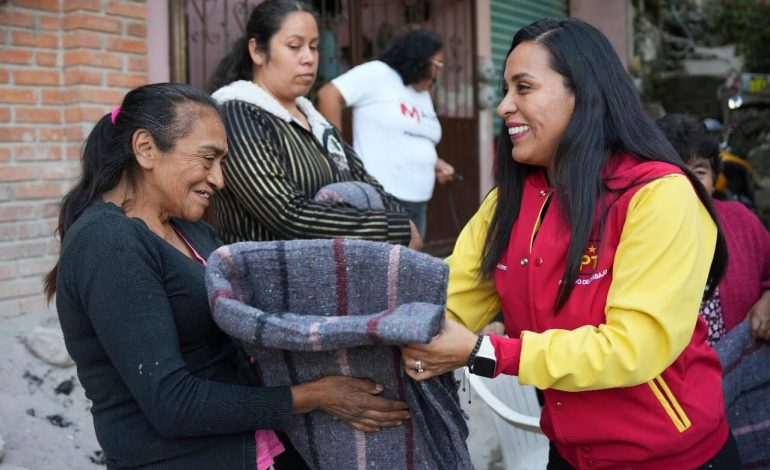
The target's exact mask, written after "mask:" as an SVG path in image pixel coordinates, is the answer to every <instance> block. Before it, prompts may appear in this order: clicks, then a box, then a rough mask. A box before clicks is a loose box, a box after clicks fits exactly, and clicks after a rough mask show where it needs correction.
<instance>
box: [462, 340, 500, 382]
mask: <svg viewBox="0 0 770 470" xmlns="http://www.w3.org/2000/svg"><path fill="white" fill-rule="evenodd" d="M496 368H497V356H495V347H494V345H492V340H490V339H489V336H486V335H479V339H478V341H477V342H476V347H474V348H473V352H471V357H469V358H468V369H469V371H470V373H471V374H474V375H480V376H482V377H490V378H491V377H494V375H495V369H496Z"/></svg>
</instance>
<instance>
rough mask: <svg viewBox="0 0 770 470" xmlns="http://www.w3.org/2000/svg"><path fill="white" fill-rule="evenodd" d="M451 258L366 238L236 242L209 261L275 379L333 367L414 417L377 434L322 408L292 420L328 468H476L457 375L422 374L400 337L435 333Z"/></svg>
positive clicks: (309, 452)
mask: <svg viewBox="0 0 770 470" xmlns="http://www.w3.org/2000/svg"><path fill="white" fill-rule="evenodd" d="M447 279H448V267H447V266H446V265H445V264H444V263H443V262H442V261H441V260H439V259H437V258H433V257H431V256H428V255H425V254H421V253H418V252H415V251H412V250H409V249H407V248H404V247H401V246H393V245H388V244H386V243H377V242H368V241H359V240H342V239H336V240H293V241H286V242H283V241H279V242H246V243H236V244H233V245H227V246H224V247H222V248H220V249H219V250H217V251H216V252H215V253H213V254H212V256H211V258H210V259H209V265H208V267H207V272H206V284H207V287H208V291H209V299H210V303H211V311H212V313H213V315H214V320H215V321H216V322H217V324H218V325H219V326H220V327H221V328H222V329H223V330H224V331H225V332H227V333H228V334H229V335H231V336H232V337H234V338H236V339H237V340H239V341H240V342H241V345H242V347H243V348H244V349H245V351H246V352H247V353H248V354H249V355H250V356H251V357H252V362H253V363H254V364H255V366H256V368H257V370H258V372H259V374H260V375H261V378H262V381H263V383H264V384H265V385H267V386H276V385H291V384H298V383H303V382H307V381H310V380H314V379H318V378H321V377H324V376H327V375H348V376H355V377H365V378H370V379H372V380H374V381H376V382H378V383H380V384H382V385H383V387H384V391H383V392H382V393H381V396H384V397H386V398H393V399H400V400H403V401H406V402H407V403H408V404H409V407H410V411H411V414H412V419H411V420H407V421H406V422H405V424H404V425H403V426H399V427H396V428H388V429H383V430H381V431H379V432H375V433H363V432H360V431H356V430H355V429H353V428H352V427H350V426H349V425H348V424H346V423H344V422H341V421H339V420H338V419H337V418H334V417H333V416H331V415H329V414H326V413H323V412H313V413H309V414H306V415H303V416H298V417H296V418H295V419H294V420H293V421H292V424H291V425H290V427H289V428H288V429H287V430H286V431H287V435H288V436H289V438H290V439H291V441H292V444H293V445H294V446H295V447H296V448H297V450H298V451H299V452H300V453H301V454H302V456H303V457H304V458H305V460H306V461H307V462H308V463H309V464H310V465H311V466H312V467H313V468H316V469H319V470H325V469H339V468H346V469H347V468H350V469H361V470H364V469H372V470H373V469H406V470H412V469H425V470H427V469H436V468H441V469H466V468H472V464H471V462H470V456H469V454H468V449H467V447H466V444H465V440H466V438H467V436H468V429H467V426H466V423H465V419H464V417H463V414H462V410H461V409H460V406H459V400H458V397H457V387H456V384H455V382H454V378H453V377H452V375H451V374H444V375H443V376H441V377H436V378H433V379H431V380H427V381H424V382H420V383H417V382H414V381H412V380H411V379H409V377H408V376H407V375H406V374H405V373H404V371H403V368H402V364H401V359H400V353H399V350H398V348H396V347H393V346H394V345H398V344H404V343H412V342H422V343H427V342H429V341H430V339H431V338H432V337H433V336H434V335H435V334H436V333H437V332H439V331H440V329H441V326H442V324H443V321H444V311H445V303H446V283H447Z"/></svg>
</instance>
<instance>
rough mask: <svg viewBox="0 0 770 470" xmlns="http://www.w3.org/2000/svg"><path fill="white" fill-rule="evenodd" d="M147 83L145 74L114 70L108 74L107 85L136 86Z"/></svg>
mask: <svg viewBox="0 0 770 470" xmlns="http://www.w3.org/2000/svg"><path fill="white" fill-rule="evenodd" d="M146 84H147V76H146V75H145V74H130V73H123V72H114V73H108V74H107V85H109V86H117V87H123V88H136V87H138V86H142V85H146Z"/></svg>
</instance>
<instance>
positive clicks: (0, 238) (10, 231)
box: [0, 223, 19, 279]
mask: <svg viewBox="0 0 770 470" xmlns="http://www.w3.org/2000/svg"><path fill="white" fill-rule="evenodd" d="M18 238H19V228H18V224H16V223H11V224H0V242H9V241H11V240H17V239H18ZM3 264H6V263H0V276H1V275H2V265H3ZM14 277H15V276H14ZM0 279H2V277H0Z"/></svg>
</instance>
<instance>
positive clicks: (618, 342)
mask: <svg viewBox="0 0 770 470" xmlns="http://www.w3.org/2000/svg"><path fill="white" fill-rule="evenodd" d="M502 78H503V80H502V81H503V83H504V84H505V85H504V86H505V96H504V98H503V100H502V102H501V103H500V105H499V106H498V108H497V112H498V114H499V115H500V117H501V118H503V120H504V122H503V125H504V126H505V130H507V134H506V133H505V132H503V133H501V134H502V138H501V139H500V140H499V142H498V152H497V162H496V168H495V182H496V185H497V187H496V188H495V189H494V190H493V191H490V193H489V195H488V196H487V198H486V199H485V200H484V202H483V203H482V205H481V208H480V209H479V211H478V212H477V213H476V215H474V216H473V218H472V219H471V220H470V222H469V223H468V224H467V225H466V227H465V228H464V229H463V231H462V233H461V234H460V237H459V238H458V240H457V244H456V245H455V249H454V251H453V253H452V255H451V256H450V257H449V258H447V264H449V266H450V274H449V286H448V289H447V291H448V293H447V296H448V297H447V310H448V313H449V317H450V319H451V320H454V321H451V320H450V321H447V323H446V327H445V330H444V332H443V333H442V334H440V335H438V336H436V337H435V338H434V339H433V341H432V342H431V343H430V344H428V345H424V344H414V345H409V346H406V347H402V358H403V364H404V367H405V368H406V369H407V370H408V373H409V375H410V376H412V377H413V378H415V379H416V380H423V379H426V378H429V377H432V376H434V375H435V374H441V373H443V372H445V371H447V370H451V369H454V368H457V367H462V366H465V365H467V366H468V367H469V369H470V372H471V373H474V374H478V375H484V376H487V377H492V376H496V375H499V374H508V375H516V376H518V381H519V383H521V384H528V385H534V386H535V387H537V388H538V389H540V390H542V391H543V396H544V406H543V412H542V414H541V422H540V425H541V427H542V429H543V433H544V434H545V435H546V436H547V437H548V438H549V439H550V440H551V450H550V455H549V463H548V468H549V469H551V470H561V469H572V468H579V469H585V468H607V469H609V468H637V469H658V468H677V467H681V468H712V469H725V470H727V469H733V468H740V458H739V456H738V454H737V450H736V446H735V440H734V439H733V438H732V435H731V434H730V430H729V426H728V423H727V420H726V417H725V408H724V400H723V397H722V389H721V378H722V371H721V367H720V363H719V359H718V357H717V356H716V354H715V353H714V351H713V350H712V349H711V348H710V347H709V346H708V344H707V343H706V337H707V333H708V331H707V326H706V324H705V322H703V320H702V319H699V317H698V306H699V305H700V300H701V298H702V296H703V291H704V285H705V284H706V283H707V282H709V285H710V286H712V288H713V286H715V285H716V284H718V283H719V280H720V278H721V277H722V274H723V273H724V271H725V267H726V266H725V265H726V248H725V240H724V235H723V232H722V230H721V229H720V228H719V224H718V221H717V218H716V212H715V211H714V207H713V205H712V203H711V200H710V198H709V195H708V194H707V193H706V191H705V190H704V188H703V186H702V185H701V184H700V183H699V182H698V180H697V178H696V177H695V175H693V174H692V173H691V172H690V170H688V169H687V167H686V166H685V165H684V163H683V162H682V161H681V160H680V159H679V158H678V156H677V155H676V152H675V151H674V149H673V148H672V147H671V145H670V144H669V143H668V142H667V141H666V139H665V137H664V136H663V135H662V133H661V132H660V131H659V130H658V129H657V128H656V126H655V124H654V123H653V122H652V121H651V120H650V119H649V117H647V115H646V114H645V112H644V109H643V107H642V105H641V102H640V100H639V96H638V94H637V91H636V89H635V87H634V85H633V82H632V81H631V79H630V78H629V76H628V74H627V72H626V71H625V70H624V68H623V66H622V65H621V63H620V60H619V59H618V57H617V54H616V53H615V52H614V50H613V48H612V46H611V45H610V43H609V40H608V39H607V38H606V37H605V36H604V35H603V34H602V33H601V32H599V31H598V30H597V29H596V28H594V27H593V26H591V25H589V24H587V23H585V22H583V21H580V20H577V19H573V18H564V19H544V20H541V21H537V22H535V23H533V24H531V25H529V26H526V27H524V28H522V29H521V30H520V31H519V32H518V33H516V35H515V36H514V37H513V41H512V44H511V47H510V49H509V50H508V56H507V59H506V62H505V71H504V75H503V77H502ZM501 310H502V313H503V317H504V319H505V330H506V333H507V335H508V336H507V337H502V336H496V335H481V336H478V337H477V336H476V335H475V334H474V331H479V330H481V329H482V328H483V327H484V326H485V325H486V324H487V323H488V322H489V321H490V320H491V319H492V318H494V316H495V315H496V314H497V313H498V312H499V311H501ZM416 361H419V365H420V367H419V368H418V367H416V366H414V364H416ZM586 423H590V425H587V424H586ZM503 445H505V443H503Z"/></svg>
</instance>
